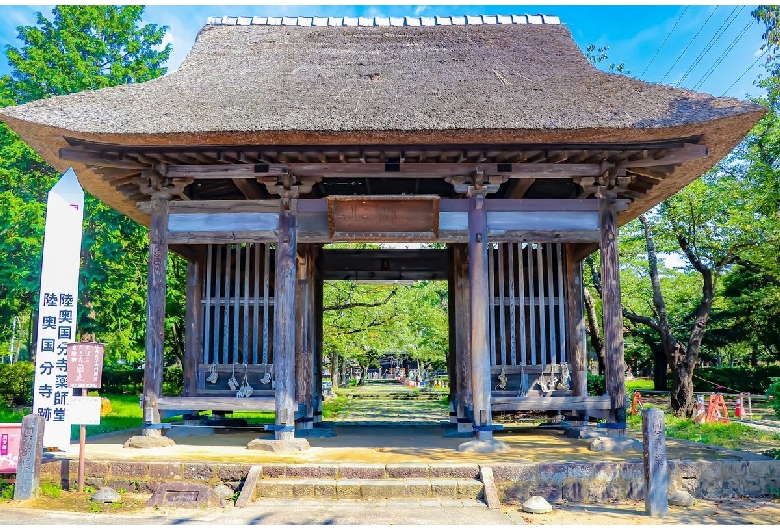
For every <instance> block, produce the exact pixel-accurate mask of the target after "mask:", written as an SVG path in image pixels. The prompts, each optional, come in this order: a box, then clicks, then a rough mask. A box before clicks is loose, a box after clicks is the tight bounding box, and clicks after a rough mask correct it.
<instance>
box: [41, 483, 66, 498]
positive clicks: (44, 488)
mask: <svg viewBox="0 0 780 530" xmlns="http://www.w3.org/2000/svg"><path fill="white" fill-rule="evenodd" d="M39 491H40V493H41V495H43V496H44V497H51V498H52V499H57V498H59V497H60V495H62V486H61V485H59V484H57V483H55V482H52V481H51V480H42V481H41V483H40V486H39Z"/></svg>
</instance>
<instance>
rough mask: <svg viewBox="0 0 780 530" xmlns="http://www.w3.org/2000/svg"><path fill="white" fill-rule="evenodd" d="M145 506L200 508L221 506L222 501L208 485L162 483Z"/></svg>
mask: <svg viewBox="0 0 780 530" xmlns="http://www.w3.org/2000/svg"><path fill="white" fill-rule="evenodd" d="M146 505H147V506H150V507H152V506H173V507H179V508H201V507H203V506H206V507H215V506H221V505H222V499H220V498H219V496H218V495H217V494H216V493H215V492H214V490H213V489H212V488H211V487H210V486H209V485H208V484H201V483H192V482H163V483H162V484H160V485H159V486H158V487H157V489H156V490H155V492H154V494H153V495H152V497H151V498H150V499H149V501H148V502H147V503H146Z"/></svg>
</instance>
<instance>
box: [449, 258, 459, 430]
mask: <svg viewBox="0 0 780 530" xmlns="http://www.w3.org/2000/svg"><path fill="white" fill-rule="evenodd" d="M447 317H448V318H447V326H448V328H449V329H448V331H449V333H448V338H449V340H448V345H447V378H448V379H449V389H450V391H449V395H448V397H447V401H448V402H449V405H450V423H457V421H458V411H457V407H458V405H457V403H458V399H457V393H456V391H455V390H456V383H455V381H456V380H457V377H458V375H457V374H458V370H457V368H456V364H455V363H456V356H455V349H456V342H457V337H456V331H455V330H456V329H457V325H458V324H457V313H456V309H455V248H454V247H453V245H449V247H448V248H447Z"/></svg>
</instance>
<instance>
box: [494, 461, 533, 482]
mask: <svg viewBox="0 0 780 530" xmlns="http://www.w3.org/2000/svg"><path fill="white" fill-rule="evenodd" d="M490 467H491V468H493V476H494V477H495V479H496V480H497V481H502V480H509V481H512V482H534V481H536V480H537V478H538V474H539V466H538V465H537V464H516V463H498V464H491V466H490Z"/></svg>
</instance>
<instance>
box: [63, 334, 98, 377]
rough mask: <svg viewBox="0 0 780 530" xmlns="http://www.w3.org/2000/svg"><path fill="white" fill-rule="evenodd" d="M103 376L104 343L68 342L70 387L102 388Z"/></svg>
mask: <svg viewBox="0 0 780 530" xmlns="http://www.w3.org/2000/svg"><path fill="white" fill-rule="evenodd" d="M102 377H103V344H100V343H97V342H74V343H72V344H68V388H100V382H101V380H102Z"/></svg>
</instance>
